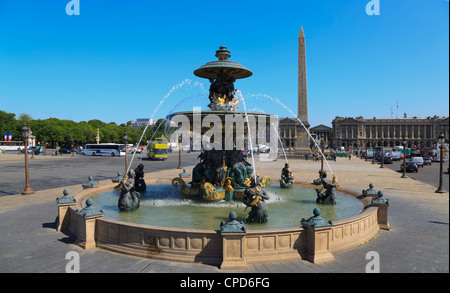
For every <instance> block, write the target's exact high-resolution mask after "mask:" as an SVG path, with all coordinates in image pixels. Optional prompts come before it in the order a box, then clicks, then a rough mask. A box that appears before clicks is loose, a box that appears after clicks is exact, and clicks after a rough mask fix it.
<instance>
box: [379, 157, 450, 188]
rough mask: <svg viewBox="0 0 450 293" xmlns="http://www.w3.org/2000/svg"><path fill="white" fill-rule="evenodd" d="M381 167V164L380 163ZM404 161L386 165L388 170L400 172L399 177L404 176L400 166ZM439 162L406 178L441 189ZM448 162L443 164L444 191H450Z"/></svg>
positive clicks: (407, 174) (410, 173)
mask: <svg viewBox="0 0 450 293" xmlns="http://www.w3.org/2000/svg"><path fill="white" fill-rule="evenodd" d="M407 160H408V159H407ZM378 164H379V165H380V163H378ZM401 164H403V161H394V162H393V164H384V166H385V167H386V168H389V169H392V170H394V171H397V172H398V175H399V176H402V175H403V172H402V171H400V166H401ZM439 164H440V163H439V162H434V163H432V164H431V165H426V166H424V167H423V168H421V167H419V172H417V173H413V172H407V173H406V176H408V177H409V178H412V179H415V180H419V181H421V182H423V183H426V184H429V185H431V186H434V187H436V189H437V188H438V187H439ZM447 167H448V162H444V163H443V175H442V189H444V190H445V191H449V174H448V172H447Z"/></svg>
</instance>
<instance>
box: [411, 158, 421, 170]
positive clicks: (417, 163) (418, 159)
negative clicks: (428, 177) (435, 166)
mask: <svg viewBox="0 0 450 293" xmlns="http://www.w3.org/2000/svg"><path fill="white" fill-rule="evenodd" d="M411 162H414V163H416V165H417V166H419V167H422V168H423V158H422V157H413V158H412V159H411Z"/></svg>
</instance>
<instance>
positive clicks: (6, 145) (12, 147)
mask: <svg viewBox="0 0 450 293" xmlns="http://www.w3.org/2000/svg"><path fill="white" fill-rule="evenodd" d="M24 148H25V146H24V145H23V141H0V151H6V152H7V151H18V150H19V149H20V150H23V149H24Z"/></svg>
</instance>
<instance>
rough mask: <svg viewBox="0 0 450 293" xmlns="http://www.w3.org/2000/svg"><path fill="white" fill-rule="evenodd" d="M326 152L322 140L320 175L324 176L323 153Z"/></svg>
mask: <svg viewBox="0 0 450 293" xmlns="http://www.w3.org/2000/svg"><path fill="white" fill-rule="evenodd" d="M324 150H325V142H324V141H323V140H322V141H321V142H320V151H321V153H322V156H320V174H323V156H324V154H323V152H324Z"/></svg>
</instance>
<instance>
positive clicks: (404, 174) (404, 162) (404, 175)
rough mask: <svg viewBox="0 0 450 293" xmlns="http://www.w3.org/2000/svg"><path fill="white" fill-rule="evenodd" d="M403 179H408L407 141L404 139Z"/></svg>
mask: <svg viewBox="0 0 450 293" xmlns="http://www.w3.org/2000/svg"><path fill="white" fill-rule="evenodd" d="M402 178H407V177H406V139H405V138H403V175H402Z"/></svg>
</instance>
